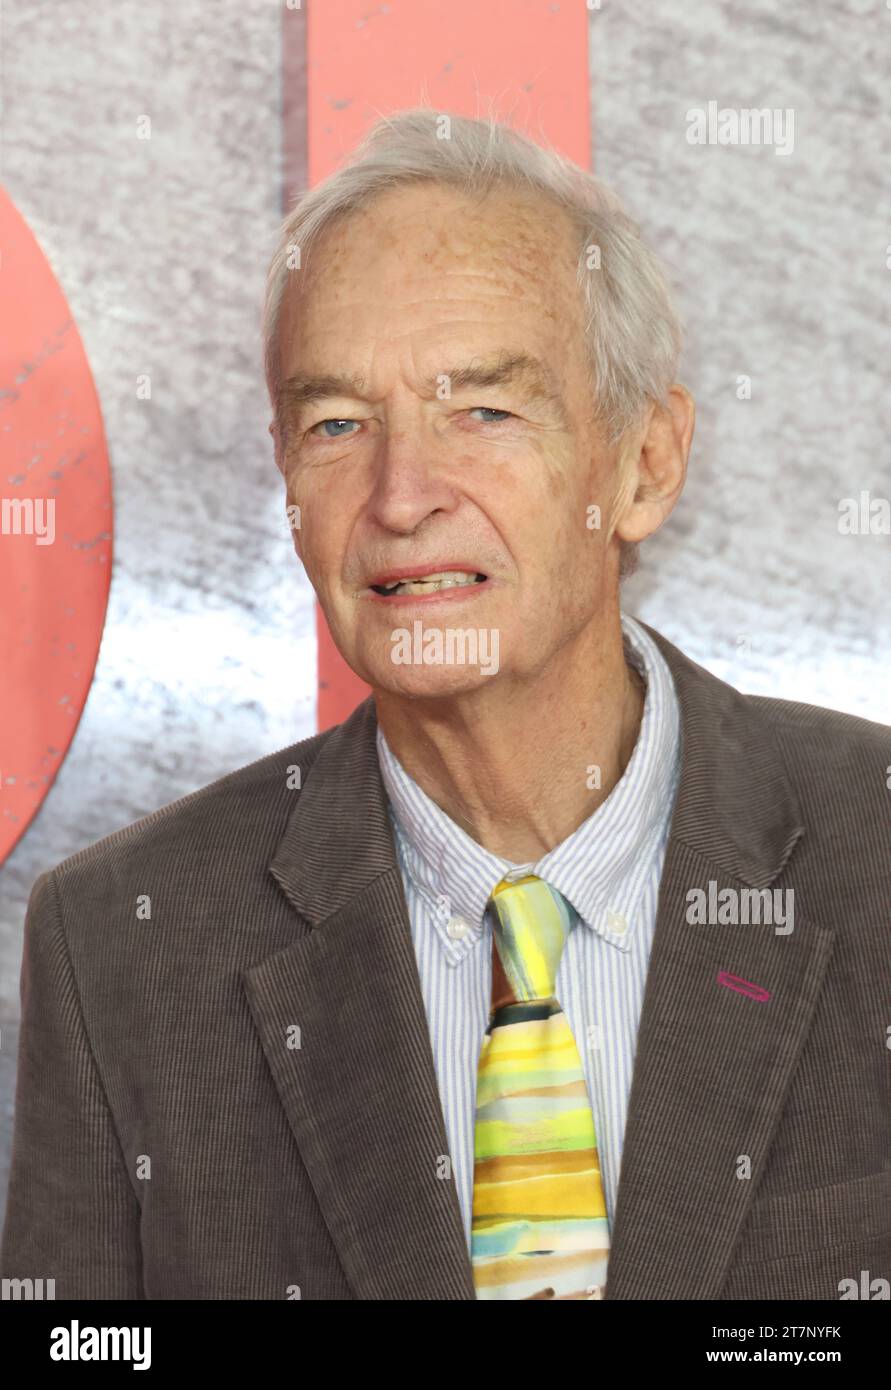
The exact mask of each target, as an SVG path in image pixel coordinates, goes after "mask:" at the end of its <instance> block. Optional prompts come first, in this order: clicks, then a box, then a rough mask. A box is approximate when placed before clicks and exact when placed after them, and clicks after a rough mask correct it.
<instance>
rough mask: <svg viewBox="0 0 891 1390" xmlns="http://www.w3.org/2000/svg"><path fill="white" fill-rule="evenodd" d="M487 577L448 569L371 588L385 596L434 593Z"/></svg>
mask: <svg viewBox="0 0 891 1390" xmlns="http://www.w3.org/2000/svg"><path fill="white" fill-rule="evenodd" d="M486 577H487V576H486V575H484V574H469V573H468V572H467V571H465V570H447V571H443V573H441V574H425V575H424V577H423V578H422V579H394V580H393V582H392V584H372V585H371V588H372V589H373V590H374V592H375V593H376V594H381V595H382V596H383V597H384V598H388V597H390V596H392V595H393V594H433V593H436V591H437V590H438V589H456V588H460V587H462V586H470V585H472V584H482V583H483V582H484V581H485V579H486Z"/></svg>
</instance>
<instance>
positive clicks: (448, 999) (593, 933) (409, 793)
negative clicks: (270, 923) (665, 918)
mask: <svg viewBox="0 0 891 1390" xmlns="http://www.w3.org/2000/svg"><path fill="white" fill-rule="evenodd" d="M622 633H623V641H624V646H625V659H626V661H628V662H629V663H630V664H632V665H633V666H634V667H635V668H636V669H637V670H638V671H639V672H640V674H641V676H642V678H643V680H644V681H645V683H646V695H645V699H644V710H643V717H642V719H641V726H640V731H639V733H638V737H637V742H636V743H635V746H634V751H633V752H632V755H631V758H630V759H629V761H628V765H627V767H626V768H625V771H624V773H623V774H622V776H621V778H620V779H619V781H618V782H617V783H616V785H615V787H614V788H613V789H612V791H611V792H610V794H609V796H608V797H607V798H606V800H605V801H603V802H602V803H601V804H600V806H598V807H597V809H596V810H595V811H594V812H593V814H592V815H590V816H589V817H588V819H587V820H585V821H583V822H582V824H581V825H580V826H578V828H577V829H576V830H574V831H573V832H572V834H571V835H569V836H567V838H566V839H565V840H563V841H562V843H561V844H559V845H557V846H555V848H554V849H552V850H549V851H548V853H547V854H545V855H544V856H543V857H542V858H541V859H539V860H538V862H537V863H535V864H523V865H517V864H512V863H511V862H510V861H509V860H507V859H503V858H501V857H500V856H499V855H497V854H492V853H490V851H489V850H487V849H485V848H484V847H483V846H482V845H480V844H478V843H477V841H476V840H474V839H472V838H471V836H469V835H468V834H467V833H466V832H465V831H464V830H462V829H461V828H460V827H459V826H458V825H456V824H455V822H454V821H453V820H452V819H451V818H450V817H449V816H447V815H446V813H445V812H444V811H443V810H442V809H441V808H440V807H439V806H437V805H436V803H435V802H434V801H432V800H431V798H430V797H429V796H427V795H426V794H425V793H424V792H423V791H422V790H421V788H420V787H419V786H418V784H417V783H416V782H415V781H414V779H413V778H411V777H409V775H408V773H407V772H406V771H405V769H404V768H403V767H402V765H401V764H400V763H399V761H398V760H397V759H396V758H395V757H394V755H393V753H392V752H391V750H390V748H389V746H388V744H387V741H386V739H385V738H384V735H383V732H382V731H381V728H380V725H378V730H377V750H378V757H379V760H380V767H381V776H382V778H383V782H384V786H385V788H386V792H387V796H388V798H389V814H390V820H391V823H392V825H393V831H394V839H395V843H396V851H397V857H398V862H399V867H400V871H401V873H402V879H403V883H404V886H405V897H406V904H407V907H408V915H409V921H410V923H411V933H412V939H413V942H414V947H415V952H416V955H417V960H418V971H419V974H420V979H421V989H422V993H423V997H424V1003H425V1007H426V1011H427V1021H428V1024H429V1028H430V1041H431V1044H432V1049H433V1061H434V1065H435V1068H436V1076H437V1081H438V1084H439V1093H440V1097H441V1100H442V1109H443V1118H444V1120H445V1128H446V1135H447V1138H448V1143H449V1152H450V1155H451V1160H452V1172H453V1175H454V1179H455V1184H456V1188H457V1193H458V1201H459V1204H460V1207H461V1213H462V1216H463V1218H464V1225H465V1232H466V1236H467V1245H468V1250H469V1249H470V1229H471V1214H472V1208H473V1132H474V1108H475V1104H476V1073H477V1063H478V1060H479V1054H480V1048H481V1046H482V1040H483V1035H484V1033H485V1030H486V1025H487V1023H488V1018H489V1001H490V990H491V980H492V927H491V922H490V919H489V916H488V913H487V912H486V904H487V902H488V899H489V896H490V894H491V892H492V889H493V888H494V887H495V885H496V883H498V881H499V879H501V878H503V877H504V876H505V874H506V873H508V872H513V873H516V875H517V876H519V875H521V874H525V873H533V874H537V875H538V876H539V877H540V878H544V879H547V881H548V883H550V884H552V885H553V886H554V887H555V888H557V889H558V890H559V891H560V892H561V893H562V894H563V896H564V897H565V898H566V899H567V901H568V903H569V905H570V908H571V910H572V912H571V915H572V923H573V927H572V929H571V931H570V934H569V937H568V939H567V942H566V946H565V947H564V950H563V955H562V958H561V961H560V966H559V969H558V972H557V979H556V992H557V998H558V999H559V1000H560V1003H561V1004H562V1006H563V1009H564V1012H565V1014H566V1017H567V1020H568V1022H569V1025H570V1027H571V1028H572V1031H573V1034H574V1036H575V1039H576V1043H577V1044H578V1048H579V1053H580V1056H581V1059H582V1066H583V1069H584V1072H585V1080H586V1082H587V1086H588V1094H589V1096H590V1098H591V1105H592V1110H593V1114H594V1126H595V1131H596V1134H597V1146H598V1151H599V1155H600V1163H601V1171H602V1174H603V1185H604V1196H605V1198H606V1205H607V1214H608V1216H609V1220H610V1224H611V1225H612V1222H613V1219H614V1214H615V1203H616V1190H617V1187H618V1182H619V1167H620V1163H621V1157H622V1138H623V1135H624V1132H625V1119H626V1114H627V1107H628V1095H629V1092H630V1089H631V1073H632V1069H633V1066H634V1055H635V1050H636V1043H637V1030H638V1025H639V1022H640V1011H641V1006H642V1004H643V994H644V984H645V981H646V974H647V965H648V962H649V956H650V946H651V943H652V938H653V930H654V927H655V921H656V902H657V897H658V892H659V880H660V878H661V874H662V864H663V861H664V858H665V845H666V841H667V838H668V828H669V824H670V821H671V813H672V809H673V806H674V799H675V794H676V792H677V783H678V776H679V772H680V737H681V736H680V710H679V706H678V700H677V695H676V693H675V689H674V682H673V680H672V677H671V673H670V671H669V669H668V667H667V665H666V663H665V660H664V658H663V656H662V654H661V652H660V651H659V650H658V648H657V647H656V645H655V643H654V642H653V641H652V639H651V638H650V637H649V635H648V634H647V633H646V632H645V631H644V630H643V628H641V626H640V624H639V623H636V622H635V621H634V620H633V619H632V618H628V617H627V616H626V615H624V614H623V615H622ZM579 921H580V922H581V923H582V924H583V928H582V930H579V931H576V930H575V925H576V923H577V922H579Z"/></svg>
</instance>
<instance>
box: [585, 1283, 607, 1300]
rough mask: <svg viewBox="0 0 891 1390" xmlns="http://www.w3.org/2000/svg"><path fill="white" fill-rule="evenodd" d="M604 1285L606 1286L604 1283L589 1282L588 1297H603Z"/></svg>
mask: <svg viewBox="0 0 891 1390" xmlns="http://www.w3.org/2000/svg"><path fill="white" fill-rule="evenodd" d="M604 1287H605V1286H604V1285H603V1284H589V1285H588V1297H589V1298H603V1290H604Z"/></svg>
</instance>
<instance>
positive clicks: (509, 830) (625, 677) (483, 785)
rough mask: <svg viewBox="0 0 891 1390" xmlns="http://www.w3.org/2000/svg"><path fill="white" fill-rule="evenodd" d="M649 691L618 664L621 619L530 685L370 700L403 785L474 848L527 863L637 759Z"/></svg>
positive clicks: (515, 681)
mask: <svg viewBox="0 0 891 1390" xmlns="http://www.w3.org/2000/svg"><path fill="white" fill-rule="evenodd" d="M644 690H645V688H644V683H643V681H642V680H641V678H640V676H639V675H638V673H637V672H636V671H634V670H632V668H631V667H629V666H628V665H627V664H626V662H625V655H624V650H623V646H622V629H621V623H620V621H619V615H618V612H616V613H615V616H614V619H613V620H612V621H611V622H610V623H609V624H608V625H606V626H604V625H602V626H600V627H599V628H597V629H596V630H595V629H591V628H586V629H585V630H584V631H583V632H582V633H580V634H579V636H578V638H577V639H575V641H574V642H572V643H569V644H567V646H566V647H564V648H563V649H562V650H561V652H559V653H558V654H557V656H555V657H552V658H550V659H549V660H548V662H547V665H546V668H545V669H543V670H542V671H539V672H536V673H535V675H534V677H533V678H527V679H525V680H524V679H519V678H510V679H507V676H506V673H504V675H503V678H502V677H499V678H498V679H497V681H496V682H494V683H492V684H485V683H484V684H483V685H481V686H480V687H478V688H477V689H475V690H472V691H468V692H466V693H462V694H460V695H458V696H454V697H449V698H447V699H446V698H438V699H431V698H426V697H422V698H420V699H419V698H412V699H408V698H406V697H404V696H399V695H393V694H391V693H390V692H388V691H383V690H379V689H376V690H375V691H374V698H375V708H376V711H377V718H378V722H379V724H380V727H381V730H382V731H383V734H384V737H385V738H386V740H387V743H388V745H389V747H390V749H391V750H392V752H393V754H394V756H395V757H396V758H397V759H398V760H399V762H400V763H401V765H402V766H403V768H404V769H405V771H406V772H407V773H408V774H409V776H410V777H412V778H413V779H414V781H416V782H417V783H418V785H419V786H420V787H421V789H422V790H423V791H424V792H425V793H426V794H427V795H428V796H429V797H430V798H431V800H433V801H434V802H435V803H436V804H437V806H439V807H441V809H442V810H443V811H445V813H446V815H448V816H449V817H450V818H451V819H452V820H453V821H455V822H456V823H457V824H458V825H460V826H461V828H462V829H463V830H464V831H466V833H467V834H468V835H470V836H471V837H472V838H473V839H474V840H476V841H477V842H478V843H479V844H481V845H483V846H484V847H485V848H486V849H488V850H490V851H491V852H492V853H493V854H497V855H500V856H501V857H502V858H504V859H508V860H510V861H511V862H512V863H517V864H525V863H535V862H536V861H537V860H538V859H540V858H541V857H542V855H544V854H546V853H547V852H548V850H551V849H553V848H554V847H555V846H556V845H558V844H560V843H561V841H563V840H565V839H566V837H567V836H568V835H571V834H572V832H573V831H574V830H575V829H577V827H578V826H579V825H581V823H582V821H584V820H586V819H587V818H588V816H590V815H591V814H592V813H593V812H594V811H596V809H597V807H598V806H599V805H600V804H601V802H603V801H605V800H606V798H607V797H608V796H609V794H610V792H611V791H612V789H613V787H614V786H615V785H616V783H617V782H618V780H619V778H620V777H621V776H622V773H623V772H624V771H625V768H626V767H627V765H628V761H629V759H630V757H631V754H632V752H633V751H634V745H635V742H636V741H637V734H638V731H639V729H640V721H641V717H642V715H643V707H644ZM595 767H596V768H598V769H599V779H598V778H597V776H596V775H595V774H594V773H593V772H592V769H593V768H595ZM598 780H599V785H596V786H595V785H589V783H594V782H597V781H598Z"/></svg>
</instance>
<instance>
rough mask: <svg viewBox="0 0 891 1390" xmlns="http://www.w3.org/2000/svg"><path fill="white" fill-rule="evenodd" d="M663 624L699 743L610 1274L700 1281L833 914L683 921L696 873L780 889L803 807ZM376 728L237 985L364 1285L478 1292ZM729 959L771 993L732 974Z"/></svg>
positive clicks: (331, 778)
mask: <svg viewBox="0 0 891 1390" xmlns="http://www.w3.org/2000/svg"><path fill="white" fill-rule="evenodd" d="M647 631H648V632H649V633H650V635H651V637H652V638H653V639H654V641H656V643H657V644H658V646H659V647H660V650H661V651H662V653H663V655H664V657H665V658H666V661H667V662H668V665H669V668H670V670H671V672H672V676H673V678H674V681H675V686H676V688H677V691H678V696H679V701H680V707H681V719H682V738H683V751H682V765H681V777H680V785H679V788H678V795H677V801H676V804H675V808H674V812H673V816H672V822H671V827H670V831H669V840H668V846H667V851H666V859H665V865H664V869H663V875H662V883H661V887H660V894H659V905H658V912H657V921H656V930H655V936H654V941H653V951H652V957H651V961H650V969H649V973H648V976H647V985H646V991H645V995H644V1003H643V1011H642V1015H641V1023H640V1031H639V1034H638V1042H637V1056H636V1062H635V1068H634V1075H633V1081H632V1087H631V1095H630V1099H629V1110H628V1120H627V1125H626V1131H625V1138H624V1147H623V1157H622V1169H621V1175H620V1182H619V1189H618V1199H617V1208H616V1213H615V1221H614V1225H613V1233H612V1241H611V1250H610V1262H609V1271H608V1280H607V1291H606V1296H607V1298H632V1299H648V1298H653V1299H659V1298H691V1299H702V1298H709V1297H716V1296H718V1294H719V1290H720V1287H721V1284H722V1282H723V1279H724V1276H725V1274H726V1270H727V1267H728V1265H729V1262H730V1260H731V1258H732V1253H733V1247H734V1244H735V1241H736V1238H737V1236H738V1234H739V1232H740V1230H741V1227H742V1223H743V1221H744V1218H745V1214H746V1211H747V1208H748V1203H749V1202H750V1200H751V1193H752V1190H753V1189H754V1187H755V1186H756V1185H757V1182H758V1179H759V1178H760V1176H761V1174H762V1171H763V1165H764V1162H765V1158H766V1156H767V1153H768V1149H769V1146H770V1141H771V1137H772V1135H773V1133H774V1130H775V1127H776V1123H777V1119H778V1117H779V1115H780V1112H781V1109H782V1104H783V1097H784V1095H785V1092H786V1088H787V1086H788V1083H789V1080H790V1078H791V1076H792V1073H793V1070H794V1068H795V1065H796V1060H797V1057H798V1055H799V1053H800V1050H801V1046H802V1044H803V1041H804V1038H805V1036H806V1033H807V1029H808V1025H809V1022H810V1019H811V1017H812V1014H813V1010H814V1007H815V1004H816V1001H817V997H818V993H819V989H820V984H821V980H822V978H823V974H824V971H825V968H826V963H827V960H828V958H829V953H830V950H831V943H832V932H831V931H830V930H829V929H828V928H827V927H824V926H818V925H817V924H816V923H814V922H812V921H810V922H809V921H807V920H806V919H805V918H804V916H803V915H802V914H801V913H800V912H799V911H798V910H796V912H795V918H794V930H793V931H792V932H791V933H789V934H787V935H780V934H775V933H774V931H773V928H772V927H769V926H708V925H695V924H690V923H688V921H687V917H686V914H687V907H688V893H689V892H690V891H691V890H692V889H696V888H701V889H702V890H703V891H705V892H706V893H707V892H708V886H709V883H710V882H714V884H715V885H716V890H715V891H719V890H720V889H722V888H735V889H738V890H739V889H742V888H745V887H750V888H768V887H769V886H770V885H771V884H772V883H773V881H774V880H775V879H776V878H777V877H778V875H779V874H780V873H781V871H782V870H783V868H784V866H785V865H786V863H787V861H788V859H789V856H790V855H791V854H792V852H793V850H794V846H795V844H796V842H797V840H798V839H799V837H800V836H801V834H802V833H803V827H802V824H801V818H800V816H799V814H798V808H797V805H796V803H795V798H794V794H793V792H792V789H791V787H790V785H789V782H788V779H787V777H786V774H785V771H784V769H783V763H782V759H781V756H780V753H779V750H778V748H777V747H776V745H775V743H774V740H773V736H772V734H771V731H770V727H769V725H768V724H767V722H766V721H765V720H763V719H762V718H761V716H760V715H759V714H758V711H757V707H756V706H754V705H753V704H752V703H751V701H750V700H749V699H748V698H747V697H745V696H743V695H741V694H739V693H738V692H737V691H736V690H734V689H733V688H732V687H731V686H728V685H726V684H725V683H724V682H722V681H720V680H718V679H716V678H715V677H714V676H712V675H710V674H709V673H708V672H707V671H705V670H704V669H702V668H701V667H699V666H697V665H696V664H695V663H694V662H692V661H690V660H689V659H688V658H687V657H685V656H684V655H683V654H682V653H681V652H680V651H678V650H677V648H675V647H674V646H672V644H671V643H670V642H668V641H667V640H666V639H665V638H663V637H662V636H661V635H660V634H659V633H657V632H655V631H653V629H651V628H647ZM375 729H376V720H375V710H374V703H373V700H372V698H371V697H369V698H368V699H366V700H365V701H364V702H363V703H362V704H361V705H360V706H359V707H358V708H357V709H356V710H355V711H354V712H353V714H352V715H351V716H350V717H349V719H347V720H346V721H345V722H344V723H343V724H341V725H339V726H338V727H337V728H336V729H334V730H333V731H331V733H330V734H328V735H326V736H325V737H324V740H323V741H322V743H321V747H320V750H319V752H318V755H317V757H316V760H315V762H314V763H312V765H311V767H310V769H309V772H308V774H305V775H304V786H303V790H302V791H300V792H299V793H295V795H296V796H297V797H298V800H297V803H296V805H295V808H294V810H293V812H292V813H291V817H290V819H289V822H288V826H287V829H286V831H285V834H284V836H283V837H282V840H281V842H280V844H279V846H278V848H277V850H276V853H275V856H274V858H273V860H272V862H271V864H270V870H271V872H272V874H273V875H274V876H275V878H276V880H277V881H278V883H279V885H280V886H281V889H282V891H283V892H284V893H285V894H286V896H287V898H288V899H289V901H290V902H291V904H292V905H293V907H294V908H295V909H296V911H297V913H298V914H299V919H298V923H297V928H296V929H297V930H298V931H299V933H300V934H299V937H298V939H297V940H296V941H295V942H294V944H293V945H291V946H289V947H288V948H287V949H286V950H284V951H282V952H279V953H277V954H275V955H273V956H271V957H270V958H268V959H267V960H265V961H262V962H261V963H260V964H259V965H257V966H255V967H253V968H252V969H250V970H248V971H246V972H245V987H246V990H247V996H248V1000H249V1003H250V1007H251V1010H252V1013H253V1017H254V1020H255V1023H256V1026H257V1028H258V1031H259V1034H260V1037H261V1039H262V1043H263V1047H264V1050H265V1053H266V1057H267V1060H268V1063H269V1066H270V1069H271V1071H272V1075H273V1077H274V1079H275V1083H276V1086H277V1088H278V1092H279V1095H280V1097H281V1101H282V1104H283V1106H284V1108H285V1111H286V1113H287V1115H288V1119H289V1122H290V1125H291V1128H292V1130H293V1133H294V1136H295V1138H296V1140H297V1142H298V1144H299V1145H300V1150H301V1155H302V1157H303V1161H304V1163H305V1165H306V1168H307V1171H308V1173H309V1176H310V1179H311V1181H312V1183H313V1186H314V1189H315V1192H316V1195H317V1197H318V1200H319V1203H320V1205H321V1208H322V1211H323V1212H324V1215H325V1219H326V1222H327V1224H328V1228H329V1230H330V1232H331V1235H332V1238H333V1240H334V1243H335V1245H336V1247H337V1250H338V1253H339V1256H340V1259H341V1262H342V1264H343V1267H344V1270H345V1272H346V1274H347V1277H348V1279H349V1281H350V1284H351V1286H352V1288H353V1291H354V1293H355V1294H356V1296H357V1297H359V1298H367V1299H397V1298H398V1299H411V1300H415V1299H437V1300H439V1299H474V1298H475V1297H476V1294H475V1289H474V1285H473V1275H472V1268H471V1264H470V1259H469V1254H468V1250H467V1244H466V1240H465V1235H464V1229H463V1224H462V1221H461V1215H460V1210H459V1206H458V1201H457V1196H456V1193H455V1188H454V1184H453V1183H452V1182H451V1181H450V1180H449V1178H448V1176H447V1174H448V1162H449V1156H448V1142H447V1138H446V1133H445V1124H444V1121H443V1115H442V1108H441V1103H440V1099H439V1092H438V1086H437V1080H436V1074H435V1069H434V1064H433V1056H432V1051H431V1047H430V1039H429V1031H428V1022H427V1018H426V1013H425V1009H424V1003H423V996H422V993H421V987H420V980H419V977H418V971H417V964H416V958H415V953H414V946H413V943H412V939H411V931H410V927H409V922H408V914H407V910H406V905H405V897H404V893H403V888H402V881H401V875H400V871H399V867H398V864H397V862H396V855H395V847H394V844H393V837H392V831H391V827H390V823H389V818H388V814H387V804H386V794H385V791H384V787H383V783H382V781H381V777H380V771H379V768H378V762H377V750H376V746H375ZM722 971H723V972H728V973H729V974H730V976H732V977H735V978H736V979H737V980H740V979H741V980H744V981H749V982H750V983H751V984H752V985H754V986H756V987H758V988H760V990H761V991H763V992H765V993H767V994H768V995H769V998H767V999H759V1000H756V999H754V998H752V997H750V996H749V995H747V994H744V993H740V992H738V990H735V989H731V988H728V987H726V986H724V985H722V984H720V983H719V980H718V977H719V972H722ZM295 1025H296V1026H297V1027H298V1028H299V1030H300V1046H299V1047H293V1046H290V1047H289V1046H288V1038H289V1029H290V1030H293V1028H294V1026H295ZM744 1156H748V1158H749V1159H750V1161H751V1173H752V1176H751V1178H749V1179H746V1178H740V1177H738V1176H737V1173H738V1171H740V1170H741V1165H742V1163H743V1161H744Z"/></svg>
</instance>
